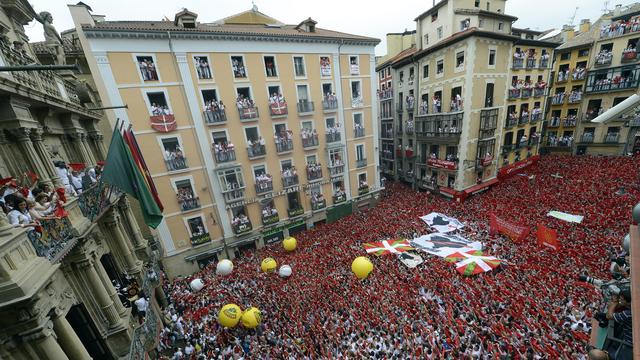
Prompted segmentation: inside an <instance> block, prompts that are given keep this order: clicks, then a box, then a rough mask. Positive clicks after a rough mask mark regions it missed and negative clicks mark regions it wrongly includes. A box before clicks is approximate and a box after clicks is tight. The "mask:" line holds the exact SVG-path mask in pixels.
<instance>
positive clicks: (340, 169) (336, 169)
mask: <svg viewBox="0 0 640 360" xmlns="http://www.w3.org/2000/svg"><path fill="white" fill-rule="evenodd" d="M327 167H328V168H329V175H330V176H331V177H336V176H341V175H342V174H344V164H340V165H333V166H327Z"/></svg>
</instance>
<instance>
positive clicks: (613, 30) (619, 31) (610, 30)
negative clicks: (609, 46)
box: [600, 10, 640, 39]
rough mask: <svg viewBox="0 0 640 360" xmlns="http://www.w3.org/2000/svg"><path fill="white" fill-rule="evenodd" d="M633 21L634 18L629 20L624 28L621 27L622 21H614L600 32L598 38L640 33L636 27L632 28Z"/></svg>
mask: <svg viewBox="0 0 640 360" xmlns="http://www.w3.org/2000/svg"><path fill="white" fill-rule="evenodd" d="M623 11H625V10H623ZM633 20H634V18H631V21H630V22H629V23H627V24H626V26H623V25H622V23H623V22H625V21H624V20H618V21H614V22H613V23H612V24H610V25H607V26H605V27H603V28H602V29H601V30H600V38H601V39H607V38H614V37H618V36H623V35H626V34H630V33H635V32H638V31H640V29H639V28H637V27H636V26H632V24H633Z"/></svg>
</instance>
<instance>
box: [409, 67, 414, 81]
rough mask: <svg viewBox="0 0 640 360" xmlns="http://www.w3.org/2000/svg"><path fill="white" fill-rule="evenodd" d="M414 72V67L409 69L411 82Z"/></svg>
mask: <svg viewBox="0 0 640 360" xmlns="http://www.w3.org/2000/svg"><path fill="white" fill-rule="evenodd" d="M413 75H414V70H413V67H411V68H409V81H411V80H413Z"/></svg>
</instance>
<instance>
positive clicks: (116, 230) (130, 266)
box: [104, 209, 140, 275]
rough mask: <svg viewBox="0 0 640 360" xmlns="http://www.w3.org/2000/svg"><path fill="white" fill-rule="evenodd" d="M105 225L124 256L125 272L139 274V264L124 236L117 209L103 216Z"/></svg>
mask: <svg viewBox="0 0 640 360" xmlns="http://www.w3.org/2000/svg"><path fill="white" fill-rule="evenodd" d="M104 221H105V224H106V225H107V226H106V227H107V228H108V229H109V231H110V232H111V235H112V239H113V241H114V243H115V245H116V246H118V249H119V250H120V254H121V255H122V256H123V257H124V263H125V266H126V268H127V273H129V274H130V275H138V274H140V264H138V259H137V258H136V256H135V254H134V253H133V250H132V249H131V247H130V244H129V242H128V241H127V239H126V237H125V232H124V229H123V226H122V223H121V222H120V217H119V215H118V213H117V211H114V209H111V211H109V213H108V214H105V216H104Z"/></svg>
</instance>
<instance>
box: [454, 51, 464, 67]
mask: <svg viewBox="0 0 640 360" xmlns="http://www.w3.org/2000/svg"><path fill="white" fill-rule="evenodd" d="M462 66H464V51H460V52H459V53H457V54H456V67H457V68H459V67H462Z"/></svg>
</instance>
